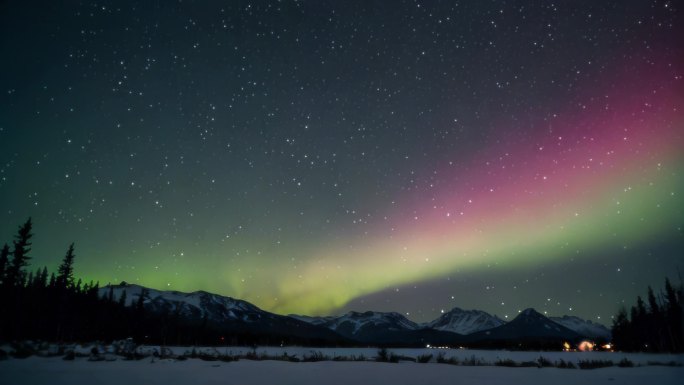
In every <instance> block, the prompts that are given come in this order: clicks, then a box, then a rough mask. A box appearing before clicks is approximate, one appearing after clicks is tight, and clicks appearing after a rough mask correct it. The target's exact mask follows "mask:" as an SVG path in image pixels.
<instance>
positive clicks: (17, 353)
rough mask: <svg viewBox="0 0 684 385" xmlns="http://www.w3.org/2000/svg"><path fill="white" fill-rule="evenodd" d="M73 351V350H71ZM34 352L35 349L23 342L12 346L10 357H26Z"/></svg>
mask: <svg viewBox="0 0 684 385" xmlns="http://www.w3.org/2000/svg"><path fill="white" fill-rule="evenodd" d="M72 353H73V352H72ZM34 354H35V351H34V350H33V349H32V348H30V347H29V346H27V345H25V344H20V345H17V346H15V347H14V351H13V352H12V357H14V358H28V357H31V356H32V355H34Z"/></svg>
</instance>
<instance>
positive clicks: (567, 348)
mask: <svg viewBox="0 0 684 385" xmlns="http://www.w3.org/2000/svg"><path fill="white" fill-rule="evenodd" d="M563 350H564V351H566V352H567V351H568V350H570V344H569V343H567V342H563Z"/></svg>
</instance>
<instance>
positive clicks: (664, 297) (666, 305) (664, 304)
mask: <svg viewBox="0 0 684 385" xmlns="http://www.w3.org/2000/svg"><path fill="white" fill-rule="evenodd" d="M658 297H659V298H658ZM658 297H656V295H655V294H654V293H653V289H652V288H651V287H650V286H649V287H648V295H647V300H648V307H647V306H646V304H645V303H644V300H643V299H642V298H641V296H638V297H637V301H636V305H633V306H632V307H631V309H630V312H629V315H628V314H627V310H626V309H625V308H624V307H623V308H622V309H620V311H619V312H618V314H617V315H616V316H615V319H614V320H613V330H612V332H613V343H614V344H615V346H616V347H617V348H618V349H620V350H624V351H652V352H682V351H684V318H683V317H682V311H683V309H682V300H684V293H683V290H682V287H681V286H680V287H679V288H678V289H675V288H674V287H673V286H672V284H671V283H670V280H669V279H665V291H664V293H661V294H660V295H659V296H658Z"/></svg>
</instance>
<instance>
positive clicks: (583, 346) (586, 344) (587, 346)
mask: <svg viewBox="0 0 684 385" xmlns="http://www.w3.org/2000/svg"><path fill="white" fill-rule="evenodd" d="M577 348H578V349H579V350H580V351H581V352H590V351H592V350H594V343H593V342H591V341H582V342H580V344H579V346H577Z"/></svg>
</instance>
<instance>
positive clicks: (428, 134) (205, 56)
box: [0, 0, 684, 324]
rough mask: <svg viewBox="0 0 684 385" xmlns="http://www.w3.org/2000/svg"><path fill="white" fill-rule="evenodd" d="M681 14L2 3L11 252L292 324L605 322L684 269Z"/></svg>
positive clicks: (473, 5)
mask: <svg viewBox="0 0 684 385" xmlns="http://www.w3.org/2000/svg"><path fill="white" fill-rule="evenodd" d="M678 7H681V4H679V5H678V4H677V2H674V1H595V0H588V1H559V2H555V3H554V2H550V1H464V2H453V1H389V0H387V1H320V0H316V1H314V0H309V1H268V2H267V1H251V2H249V1H195V2H193V1H162V0H157V1H152V0H150V1H139V2H130V1H100V2H89V1H80V2H79V1H65V2H52V1H38V2H33V1H18V0H17V1H4V2H2V3H1V4H0V91H1V92H0V241H3V242H4V241H7V242H10V241H11V240H12V237H13V236H14V234H15V233H16V229H17V226H18V225H20V224H22V223H23V222H24V221H25V220H26V218H28V217H29V216H30V217H32V218H33V221H34V232H35V237H34V247H33V251H32V252H31V256H32V260H31V263H32V264H31V266H30V267H29V269H30V270H34V269H35V268H37V267H42V266H43V265H47V266H48V268H49V269H54V268H55V267H56V266H57V265H58V264H59V262H60V261H61V259H62V257H63V256H64V253H65V252H66V249H67V247H68V245H69V244H70V243H71V242H72V241H73V242H75V243H76V266H75V268H76V274H77V275H78V276H80V277H83V278H84V279H85V280H90V279H93V280H99V282H100V283H101V284H106V283H119V282H121V281H127V282H129V283H138V284H141V285H145V286H149V287H153V288H157V289H172V290H181V291H193V290H200V289H201V290H207V291H211V292H215V293H219V294H223V295H228V296H232V297H236V298H241V299H245V300H248V301H250V302H252V303H254V304H255V305H257V306H259V307H262V308H264V309H266V310H270V311H274V312H277V313H283V314H287V313H300V314H312V315H313V314H316V315H325V314H339V313H342V312H345V311H348V310H360V311H361V310H380V311H398V312H401V313H403V314H405V315H407V317H408V318H410V319H412V320H415V321H425V320H429V319H433V318H436V317H437V316H438V315H439V314H440V312H441V311H448V310H449V309H451V308H453V307H455V306H459V307H462V308H477V309H481V310H485V311H488V312H491V313H494V314H497V315H499V316H500V317H502V318H505V317H507V319H511V318H512V317H514V316H515V315H516V314H517V313H518V311H520V310H521V309H524V308H526V307H535V308H536V309H538V310H539V311H542V312H546V313H547V314H548V315H563V314H571V315H577V316H580V317H584V318H588V319H591V320H593V321H598V322H602V323H605V324H610V317H611V315H613V314H615V312H616V311H617V310H618V307H619V306H620V305H621V304H622V303H624V304H626V305H628V306H629V305H631V304H632V303H633V302H634V301H635V298H636V295H638V294H645V291H646V287H647V286H648V285H652V286H654V288H657V289H659V288H661V287H662V286H663V282H664V279H665V277H666V276H667V277H670V279H672V280H673V281H674V282H675V283H679V282H680V281H679V277H678V273H677V271H678V269H679V271H680V272H683V273H684V264H683V263H682V257H681V255H682V254H683V252H684V233H683V231H682V226H683V225H684V204H683V203H682V199H681V195H682V194H684V175H683V171H684V170H683V166H684V79H683V76H684V52H683V50H684V48H683V47H684V28H682V20H681V16H680V14H681V12H682V11H681V9H678Z"/></svg>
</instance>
